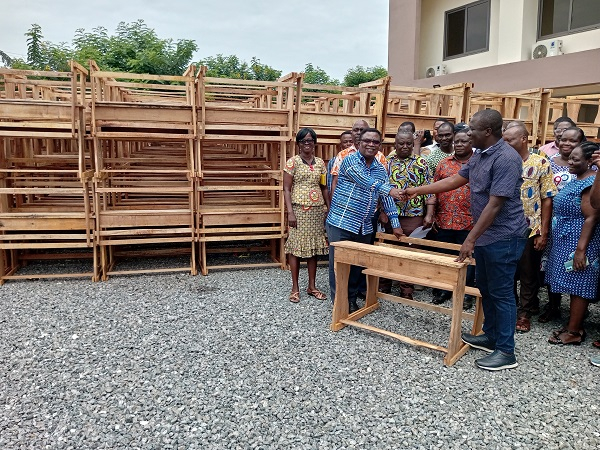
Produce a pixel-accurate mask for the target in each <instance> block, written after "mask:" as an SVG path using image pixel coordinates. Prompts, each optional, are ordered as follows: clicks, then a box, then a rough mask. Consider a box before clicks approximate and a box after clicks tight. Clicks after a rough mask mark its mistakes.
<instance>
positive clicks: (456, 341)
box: [444, 267, 467, 366]
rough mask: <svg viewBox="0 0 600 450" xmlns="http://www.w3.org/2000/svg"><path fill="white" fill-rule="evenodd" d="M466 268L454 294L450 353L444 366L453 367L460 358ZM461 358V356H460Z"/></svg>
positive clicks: (460, 272) (462, 271)
mask: <svg viewBox="0 0 600 450" xmlns="http://www.w3.org/2000/svg"><path fill="white" fill-rule="evenodd" d="M466 271H467V270H466V268H464V267H463V268H462V269H460V271H459V274H458V280H461V279H462V283H461V282H460V281H459V282H458V283H457V286H456V287H455V288H454V291H453V292H452V321H451V323H450V336H449V337H448V353H446V357H445V358H444V364H446V365H447V366H451V365H452V364H454V363H455V362H456V361H457V359H458V358H455V357H456V356H457V355H458V353H459V352H460V350H461V347H462V341H461V339H460V334H461V330H462V323H461V322H462V312H463V301H464V299H465V284H464V280H465V276H466ZM458 357H460V356H458Z"/></svg>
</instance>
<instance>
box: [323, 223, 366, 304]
mask: <svg viewBox="0 0 600 450" xmlns="http://www.w3.org/2000/svg"><path fill="white" fill-rule="evenodd" d="M372 235H373V233H369V234H365V235H363V234H356V233H352V232H350V231H346V230H342V229H341V228H338V227H334V226H333V225H327V238H328V239H329V243H330V244H331V243H332V242H339V241H352V242H360V243H362V244H370V243H371V237H372ZM334 260H335V247H334V246H330V247H329V290H330V292H331V297H330V298H331V301H332V302H333V301H334V300H335V271H334ZM363 278H364V275H363V274H362V267H358V266H352V267H351V268H350V278H349V280H348V301H349V302H350V303H353V302H356V295H357V294H358V291H359V289H360V287H361V284H362V283H361V280H362V279H363Z"/></svg>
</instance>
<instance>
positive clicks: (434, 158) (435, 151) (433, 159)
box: [425, 146, 454, 173]
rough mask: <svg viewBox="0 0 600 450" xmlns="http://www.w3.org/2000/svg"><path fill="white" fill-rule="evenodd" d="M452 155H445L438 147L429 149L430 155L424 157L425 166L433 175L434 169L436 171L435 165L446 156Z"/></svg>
mask: <svg viewBox="0 0 600 450" xmlns="http://www.w3.org/2000/svg"><path fill="white" fill-rule="evenodd" d="M452 154H454V153H446V152H444V151H442V149H441V148H440V147H439V146H436V147H434V148H432V149H431V153H430V154H429V155H427V156H425V160H426V161H427V164H428V165H429V170H431V173H435V171H436V169H437V165H438V164H439V163H440V161H441V160H442V159H444V158H447V157H448V156H450V155H452Z"/></svg>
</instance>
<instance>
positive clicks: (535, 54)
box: [531, 39, 563, 59]
mask: <svg viewBox="0 0 600 450" xmlns="http://www.w3.org/2000/svg"><path fill="white" fill-rule="evenodd" d="M562 54H563V50H562V41H561V40H560V39H552V40H550V41H541V42H536V43H535V45H534V46H533V50H532V52H531V57H532V58H533V59H540V58H546V57H547V56H557V55H562Z"/></svg>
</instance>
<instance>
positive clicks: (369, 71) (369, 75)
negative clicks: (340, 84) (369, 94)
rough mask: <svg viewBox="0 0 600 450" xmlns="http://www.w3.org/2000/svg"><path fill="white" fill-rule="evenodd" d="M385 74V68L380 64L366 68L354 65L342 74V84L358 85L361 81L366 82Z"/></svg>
mask: <svg viewBox="0 0 600 450" xmlns="http://www.w3.org/2000/svg"><path fill="white" fill-rule="evenodd" d="M387 74H388V72H387V70H386V69H385V68H384V67H381V66H375V67H366V68H365V67H363V66H356V67H354V68H352V69H348V72H346V75H345V76H344V86H358V85H359V84H361V83H367V82H369V81H374V80H377V79H379V78H383V77H386V76H387Z"/></svg>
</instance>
